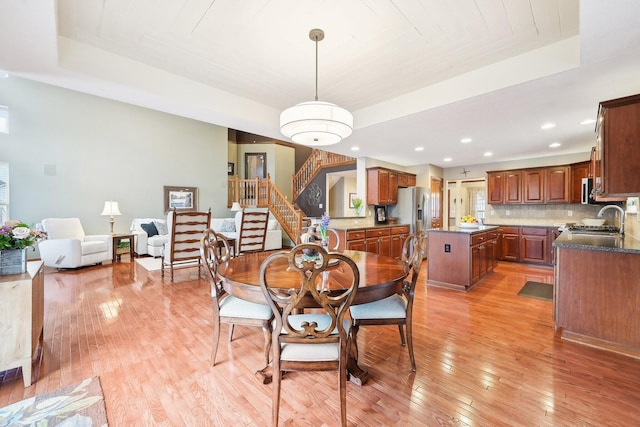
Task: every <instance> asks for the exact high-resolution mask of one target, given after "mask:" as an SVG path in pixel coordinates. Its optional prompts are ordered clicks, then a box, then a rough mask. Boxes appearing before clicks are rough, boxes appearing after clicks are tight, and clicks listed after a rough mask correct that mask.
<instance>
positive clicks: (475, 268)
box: [471, 245, 481, 283]
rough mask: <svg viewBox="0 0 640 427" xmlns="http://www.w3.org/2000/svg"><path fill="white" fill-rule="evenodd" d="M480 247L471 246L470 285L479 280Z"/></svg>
mask: <svg viewBox="0 0 640 427" xmlns="http://www.w3.org/2000/svg"><path fill="white" fill-rule="evenodd" d="M480 256H481V255H480V245H475V246H471V283H475V282H477V281H478V280H480Z"/></svg>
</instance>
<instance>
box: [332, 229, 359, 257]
mask: <svg viewBox="0 0 640 427" xmlns="http://www.w3.org/2000/svg"><path fill="white" fill-rule="evenodd" d="M338 234H339V235H340V244H341V246H344V247H341V248H340V250H344V249H345V248H346V249H349V250H352V251H362V252H366V250H365V244H364V239H365V231H364V230H350V231H346V232H345V231H342V230H338Z"/></svg>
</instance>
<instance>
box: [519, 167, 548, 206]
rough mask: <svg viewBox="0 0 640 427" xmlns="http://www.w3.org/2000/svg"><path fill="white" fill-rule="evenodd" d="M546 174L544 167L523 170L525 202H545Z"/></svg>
mask: <svg viewBox="0 0 640 427" xmlns="http://www.w3.org/2000/svg"><path fill="white" fill-rule="evenodd" d="M545 175H546V174H545V170H544V168H536V169H525V170H524V171H522V184H523V185H522V190H523V191H522V192H523V200H522V202H523V203H544V201H545V192H544V184H545Z"/></svg>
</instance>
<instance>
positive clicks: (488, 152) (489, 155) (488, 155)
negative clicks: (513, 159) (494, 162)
mask: <svg viewBox="0 0 640 427" xmlns="http://www.w3.org/2000/svg"><path fill="white" fill-rule="evenodd" d="M484 156H485V157H491V156H493V153H492V152H491V151H487V152H486V153H484Z"/></svg>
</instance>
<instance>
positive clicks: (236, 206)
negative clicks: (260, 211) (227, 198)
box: [231, 202, 242, 212]
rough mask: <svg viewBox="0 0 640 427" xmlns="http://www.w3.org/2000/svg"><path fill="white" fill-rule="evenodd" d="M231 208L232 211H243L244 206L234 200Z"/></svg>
mask: <svg viewBox="0 0 640 427" xmlns="http://www.w3.org/2000/svg"><path fill="white" fill-rule="evenodd" d="M231 210H232V211H234V212H235V211H241V210H242V206H240V203H238V202H233V204H232V205H231Z"/></svg>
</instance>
